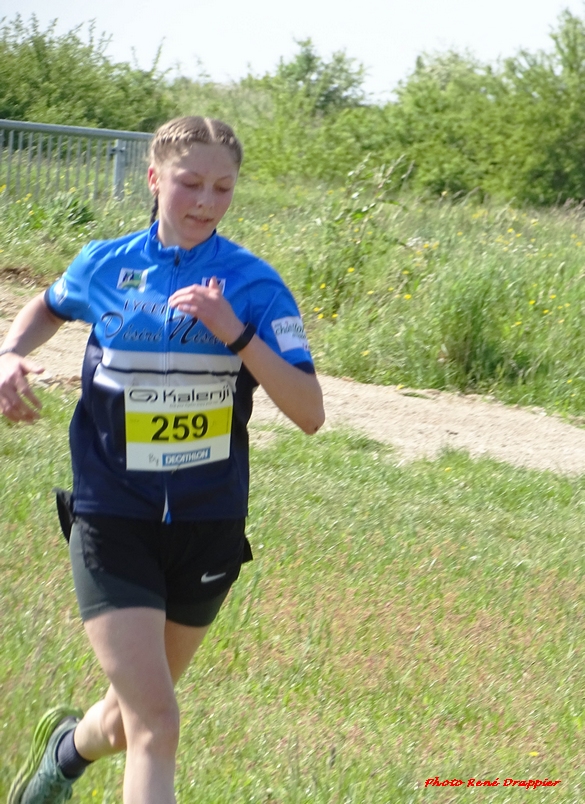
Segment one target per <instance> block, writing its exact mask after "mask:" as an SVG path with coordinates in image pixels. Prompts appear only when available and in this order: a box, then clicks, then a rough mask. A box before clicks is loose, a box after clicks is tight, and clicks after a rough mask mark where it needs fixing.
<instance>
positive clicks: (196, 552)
mask: <svg viewBox="0 0 585 804" xmlns="http://www.w3.org/2000/svg"><path fill="white" fill-rule="evenodd" d="M244 524H245V520H243V519H222V520H206V521H203V522H171V523H169V524H167V523H163V522H153V521H150V520H142V519H126V518H125V517H114V516H93V515H84V516H79V515H78V516H76V517H75V521H74V523H73V528H72V531H71V539H70V542H69V551H70V555H71V564H72V567H73V579H74V583H75V592H76V594H77V600H78V602H79V608H80V611H81V617H82V619H83V620H89V619H91V618H92V617H97V616H98V615H99V614H103V613H104V612H106V611H111V610H113V609H121V608H133V607H136V606H146V607H149V608H155V609H160V610H162V611H165V612H166V615H167V619H169V620H172V621H173V622H177V623H180V624H182V625H190V626H205V625H209V624H210V623H211V622H213V620H214V619H215V616H216V615H217V613H218V611H219V609H220V607H221V604H222V603H223V601H224V600H225V598H226V596H227V593H228V592H229V590H230V587H231V585H232V584H233V583H234V581H235V580H236V578H237V577H238V575H239V574H240V568H241V565H242V564H243V563H244V562H246V561H250V560H251V559H252V551H251V549H250V545H249V543H248V540H247V539H246V536H245V533H244Z"/></svg>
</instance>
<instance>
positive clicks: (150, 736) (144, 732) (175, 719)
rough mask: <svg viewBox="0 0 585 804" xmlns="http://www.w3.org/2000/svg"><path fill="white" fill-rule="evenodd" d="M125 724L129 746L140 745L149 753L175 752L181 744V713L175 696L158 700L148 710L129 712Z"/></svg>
mask: <svg viewBox="0 0 585 804" xmlns="http://www.w3.org/2000/svg"><path fill="white" fill-rule="evenodd" d="M153 703H154V702H153ZM124 726H125V735H126V739H127V741H128V747H130V746H135V747H139V748H140V749H142V750H145V751H147V752H149V753H157V754H167V753H168V754H174V753H175V752H176V750H177V747H178V745H179V731H180V715H179V707H178V705H177V702H176V701H175V699H174V698H173V699H170V700H168V701H166V702H163V701H158V702H157V703H155V705H153V706H152V707H149V709H148V710H147V711H141V712H128V713H127V715H126V717H125V718H124Z"/></svg>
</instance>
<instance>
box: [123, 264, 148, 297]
mask: <svg viewBox="0 0 585 804" xmlns="http://www.w3.org/2000/svg"><path fill="white" fill-rule="evenodd" d="M147 274H148V268H147V269H146V270H145V271H136V270H134V268H122V270H121V271H120V276H119V277H118V284H117V285H116V287H117V288H118V290H138V291H140V292H142V291H143V290H144V289H145V287H146V275H147Z"/></svg>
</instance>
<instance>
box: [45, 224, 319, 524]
mask: <svg viewBox="0 0 585 804" xmlns="http://www.w3.org/2000/svg"><path fill="white" fill-rule="evenodd" d="M157 229H158V224H157V223H155V224H154V225H153V226H152V227H151V228H150V229H148V230H145V231H143V232H138V233H134V234H131V235H128V236H126V237H122V238H120V239H117V240H110V241H98V242H92V243H90V244H89V245H88V246H86V247H85V248H84V249H83V250H82V251H81V253H80V254H79V256H78V257H77V258H76V259H75V260H74V261H73V263H72V264H71V265H70V266H69V268H68V269H67V271H66V272H65V273H64V274H63V276H62V277H61V278H60V279H58V280H57V282H55V283H54V284H53V285H52V286H51V287H50V288H49V289H48V290H47V292H46V295H45V299H46V303H47V305H48V307H49V309H50V310H51V311H52V312H53V313H54V314H55V315H57V316H59V317H60V318H63V319H65V320H70V319H80V320H83V321H86V322H87V323H89V324H91V325H92V330H91V334H90V337H89V341H88V344H87V349H86V353H85V358H84V363H83V370H82V394H81V399H80V401H79V403H78V405H77V408H76V410H75V413H74V416H73V419H72V422H71V427H70V444H71V455H72V463H73V478H74V487H73V500H74V510H75V512H76V513H79V514H109V515H114V516H131V517H135V518H144V519H167V520H169V519H178V520H197V519H225V518H231V517H233V518H238V517H242V516H245V515H246V513H247V501H248V477H249V470H248V435H247V429H246V425H247V423H248V420H249V418H250V415H251V412H252V393H253V391H254V389H255V387H256V386H257V382H256V381H255V379H254V378H253V377H252V375H251V374H250V373H249V372H248V371H247V369H246V368H245V366H243V364H242V361H241V359H240V358H239V357H238V356H237V355H233V354H232V353H231V352H230V351H229V350H228V349H227V348H226V347H225V345H224V344H223V343H221V342H220V341H219V340H218V339H217V338H216V337H215V336H214V335H212V333H211V332H210V331H209V330H208V329H207V328H206V327H205V326H204V325H203V324H202V323H201V322H200V321H198V320H197V319H196V318H193V317H191V316H189V315H187V314H185V313H182V312H180V311H178V310H176V309H174V308H171V307H169V304H168V299H169V297H170V296H171V294H172V293H173V292H174V291H175V290H177V289H178V288H181V287H186V286H188V285H193V284H208V283H209V281H210V279H211V277H214V276H215V277H216V278H217V280H218V282H219V284H220V286H221V288H222V292H223V294H224V296H225V297H226V299H227V300H228V301H229V302H230V304H231V305H232V307H233V309H234V312H235V314H236V315H237V316H238V318H239V319H240V320H241V321H243V322H244V323H252V324H254V326H255V327H256V331H257V334H258V336H259V337H260V338H261V339H262V340H263V341H265V342H266V343H267V344H268V345H269V346H270V347H271V348H272V349H273V350H274V351H275V352H276V353H277V354H279V355H280V356H281V357H282V358H283V359H284V360H286V361H287V362H289V363H290V364H292V365H296V366H297V367H299V368H301V369H303V370H304V371H308V372H313V371H314V368H313V363H312V359H311V356H310V352H309V347H308V344H307V339H306V337H305V334H304V330H303V325H302V321H301V317H300V314H299V311H298V308H297V305H296V303H295V301H294V298H293V296H292V294H291V293H290V291H289V290H288V288H287V287H286V285H285V284H284V282H283V281H282V279H281V278H280V276H279V275H278V274H277V273H276V271H274V269H273V268H271V267H270V266H269V265H268V264H267V263H265V262H263V261H262V260H260V259H259V258H258V257H256V256H254V255H253V254H251V253H250V252H249V251H246V249H244V248H241V247H240V246H238V245H236V244H234V243H231V242H230V241H229V240H226V239H225V238H223V237H220V236H219V235H217V234H215V233H214V234H213V235H212V236H211V237H210V238H209V239H208V240H206V241H205V242H204V243H201V244H200V245H198V246H195V248H193V249H190V250H189V251H187V250H184V249H181V248H179V247H171V248H165V247H164V246H163V245H162V244H161V243H160V241H159V240H158V237H157Z"/></svg>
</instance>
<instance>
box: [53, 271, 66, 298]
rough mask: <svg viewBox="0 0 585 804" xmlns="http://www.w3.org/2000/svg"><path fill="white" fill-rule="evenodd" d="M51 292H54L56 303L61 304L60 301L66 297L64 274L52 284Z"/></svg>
mask: <svg viewBox="0 0 585 804" xmlns="http://www.w3.org/2000/svg"><path fill="white" fill-rule="evenodd" d="M53 293H54V294H55V301H56V302H57V304H61V302H64V301H65V299H66V298H67V283H66V282H65V276H64V275H63V276H62V277H61V278H60V279H58V280H57V281H56V282H55V284H54V285H53Z"/></svg>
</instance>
